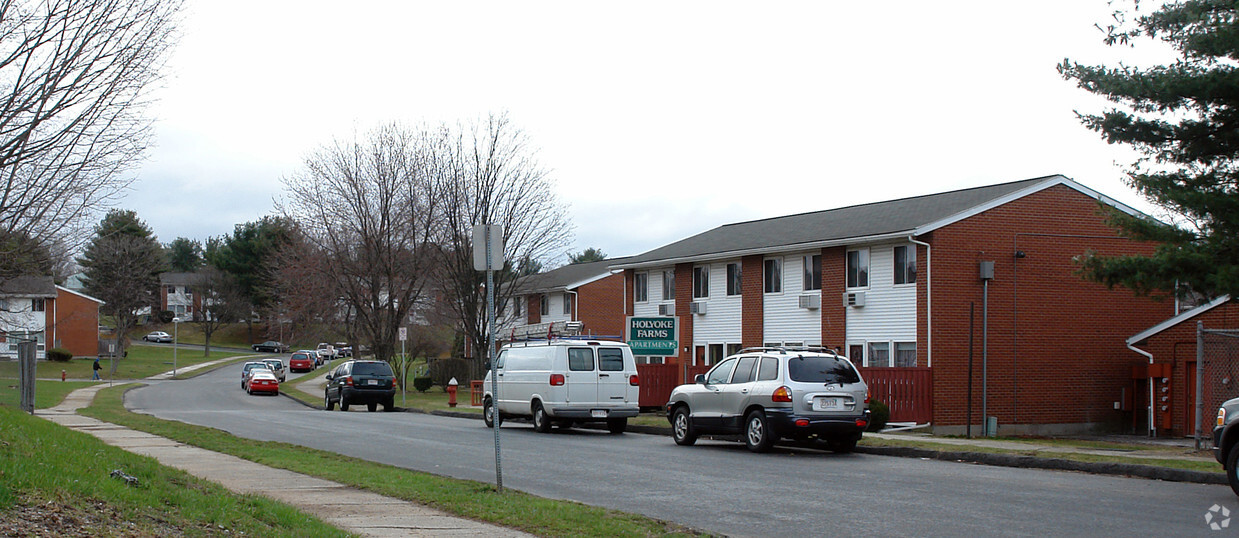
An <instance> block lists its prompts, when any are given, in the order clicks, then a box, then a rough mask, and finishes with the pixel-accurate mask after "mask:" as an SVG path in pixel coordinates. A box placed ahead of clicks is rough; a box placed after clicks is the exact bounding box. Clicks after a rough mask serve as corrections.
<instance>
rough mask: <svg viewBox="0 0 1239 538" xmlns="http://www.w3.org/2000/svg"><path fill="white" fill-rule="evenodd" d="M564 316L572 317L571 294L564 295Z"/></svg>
mask: <svg viewBox="0 0 1239 538" xmlns="http://www.w3.org/2000/svg"><path fill="white" fill-rule="evenodd" d="M564 315H565V316H569V315H572V294H570V293H565V294H564Z"/></svg>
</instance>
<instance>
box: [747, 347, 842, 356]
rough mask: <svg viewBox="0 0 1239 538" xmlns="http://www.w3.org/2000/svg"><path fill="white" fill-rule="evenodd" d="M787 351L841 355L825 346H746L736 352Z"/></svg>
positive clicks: (785, 352)
mask: <svg viewBox="0 0 1239 538" xmlns="http://www.w3.org/2000/svg"><path fill="white" fill-rule="evenodd" d="M789 351H808V352H811V353H828V354H830V355H835V356H837V357H841V356H842V355H840V354H839V352H838V351H835V350H834V349H831V348H829V347H826V346H757V347H746V348H744V349H741V350H740V351H737V352H736V353H753V352H771V353H783V354H787V353H788V352H789Z"/></svg>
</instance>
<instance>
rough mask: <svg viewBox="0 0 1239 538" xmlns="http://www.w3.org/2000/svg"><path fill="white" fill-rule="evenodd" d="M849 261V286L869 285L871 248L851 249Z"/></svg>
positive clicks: (862, 286)
mask: <svg viewBox="0 0 1239 538" xmlns="http://www.w3.org/2000/svg"><path fill="white" fill-rule="evenodd" d="M847 263H848V267H847V274H848V282H847V285H848V287H849V288H867V287H869V249H867V248H862V249H860V250H849V251H848V262H847Z"/></svg>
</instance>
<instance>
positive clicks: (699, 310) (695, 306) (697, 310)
mask: <svg viewBox="0 0 1239 538" xmlns="http://www.w3.org/2000/svg"><path fill="white" fill-rule="evenodd" d="M688 311H689V312H692V313H693V314H705V313H706V304H705V303H704V302H694V303H688Z"/></svg>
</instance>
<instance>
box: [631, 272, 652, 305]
mask: <svg viewBox="0 0 1239 538" xmlns="http://www.w3.org/2000/svg"><path fill="white" fill-rule="evenodd" d="M632 300H633V301H634V302H638V303H644V302H646V301H648V300H650V274H649V273H637V274H635V275H633V276H632Z"/></svg>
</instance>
